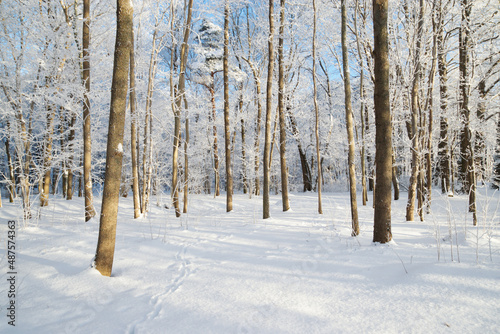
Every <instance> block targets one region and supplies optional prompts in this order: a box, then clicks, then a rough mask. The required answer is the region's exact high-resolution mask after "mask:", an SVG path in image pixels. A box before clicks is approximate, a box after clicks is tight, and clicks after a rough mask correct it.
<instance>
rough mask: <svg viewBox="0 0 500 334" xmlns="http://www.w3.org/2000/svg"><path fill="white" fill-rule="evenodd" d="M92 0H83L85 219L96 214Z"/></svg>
mask: <svg viewBox="0 0 500 334" xmlns="http://www.w3.org/2000/svg"><path fill="white" fill-rule="evenodd" d="M89 27H90V0H83V42H82V48H83V53H82V55H83V71H82V80H83V84H84V87H85V91H84V94H83V188H84V192H85V221H89V220H90V219H92V217H94V216H95V215H96V212H95V209H94V204H93V203H92V202H93V194H92V177H91V174H90V173H91V169H92V151H91V147H92V144H91V143H92V141H91V132H90V99H89V94H90V55H89V45H90V28H89Z"/></svg>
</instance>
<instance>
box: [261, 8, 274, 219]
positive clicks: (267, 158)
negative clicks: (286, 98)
mask: <svg viewBox="0 0 500 334" xmlns="http://www.w3.org/2000/svg"><path fill="white" fill-rule="evenodd" d="M273 11H274V4H273V0H269V38H268V43H267V44H268V57H269V58H268V68H267V90H266V94H267V96H266V130H265V131H266V135H265V144H264V158H263V160H264V194H263V218H264V219H267V218H269V217H270V216H271V215H270V212H269V183H270V182H271V173H270V166H271V145H272V142H271V114H272V102H273V70H274V48H273V38H274V17H273V15H274V14H273Z"/></svg>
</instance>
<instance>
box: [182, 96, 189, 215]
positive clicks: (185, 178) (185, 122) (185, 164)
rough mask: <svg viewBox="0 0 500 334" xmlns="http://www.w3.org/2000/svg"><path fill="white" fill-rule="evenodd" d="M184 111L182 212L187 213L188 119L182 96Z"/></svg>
mask: <svg viewBox="0 0 500 334" xmlns="http://www.w3.org/2000/svg"><path fill="white" fill-rule="evenodd" d="M183 100H184V109H185V110H186V117H185V118H184V130H185V132H186V133H185V137H186V138H185V140H184V201H183V208H182V212H183V213H187V210H188V194H189V193H188V192H189V183H188V182H189V156H188V148H189V117H188V111H189V108H188V102H187V99H186V96H185V95H184V98H183Z"/></svg>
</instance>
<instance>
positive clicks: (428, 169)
mask: <svg viewBox="0 0 500 334" xmlns="http://www.w3.org/2000/svg"><path fill="white" fill-rule="evenodd" d="M437 24H438V23H437V22H436V4H435V3H434V4H433V5H432V64H431V70H430V72H429V83H428V89H427V100H426V103H425V109H424V110H428V112H429V117H428V118H429V119H428V125H427V153H426V154H425V162H426V172H427V174H426V189H425V195H426V198H425V201H426V211H427V213H430V210H431V200H432V131H433V122H434V113H433V108H434V97H433V95H434V80H435V78H436V65H437V64H436V63H437V44H438V43H437Z"/></svg>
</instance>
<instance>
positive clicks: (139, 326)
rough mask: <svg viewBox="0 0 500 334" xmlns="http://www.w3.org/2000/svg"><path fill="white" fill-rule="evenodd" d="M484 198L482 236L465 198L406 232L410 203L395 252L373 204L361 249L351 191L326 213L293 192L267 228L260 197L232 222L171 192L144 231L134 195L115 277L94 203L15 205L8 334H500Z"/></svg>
mask: <svg viewBox="0 0 500 334" xmlns="http://www.w3.org/2000/svg"><path fill="white" fill-rule="evenodd" d="M481 191H482V193H481V195H480V196H479V213H478V216H479V221H480V226H479V227H478V228H474V227H472V221H471V216H470V215H469V214H467V212H466V198H465V197H459V196H457V197H454V198H448V197H446V196H441V195H440V194H439V191H438V190H436V191H435V192H434V193H433V196H434V202H433V207H432V208H433V210H432V214H430V215H427V216H426V220H425V222H423V223H421V222H405V221H404V214H405V205H406V201H405V196H406V193H402V196H401V200H399V201H396V202H393V215H392V221H393V224H392V230H393V235H394V241H393V242H391V243H389V244H385V245H381V244H373V243H372V241H371V240H372V230H373V209H372V207H371V205H372V202H371V197H370V201H369V202H368V206H366V207H362V206H361V205H360V207H359V215H360V224H361V235H360V236H359V237H358V238H353V237H350V209H349V195H348V194H347V193H330V194H323V208H324V214H323V215H318V214H317V213H316V208H317V197H316V194H314V193H307V194H302V193H301V194H292V195H291V196H290V199H291V207H292V210H291V211H289V212H285V213H284V212H281V197H280V196H272V197H271V214H272V218H270V219H267V220H262V219H261V216H262V198H261V197H253V198H252V199H249V198H248V196H246V195H235V196H234V211H233V212H231V213H226V212H225V202H224V201H225V196H220V197H219V198H216V199H214V198H212V197H211V196H210V195H207V196H203V195H191V197H190V206H189V211H190V213H189V214H185V215H183V216H182V217H181V218H180V219H179V218H175V213H174V211H173V210H167V209H165V207H164V205H163V204H168V199H169V196H168V195H167V194H166V195H164V196H163V197H162V198H160V199H159V201H160V204H161V206H156V205H153V206H152V207H151V210H150V212H149V213H148V215H147V216H146V217H144V218H140V219H137V220H134V219H133V218H132V217H133V207H132V205H133V204H132V198H131V196H129V197H128V198H121V199H120V210H119V219H118V228H117V236H116V251H115V262H114V266H113V275H112V277H103V276H101V275H100V274H99V273H98V272H97V271H96V270H95V269H92V268H90V264H91V261H92V257H93V255H94V252H95V248H96V243H97V236H98V219H97V218H94V219H93V220H91V221H90V222H88V223H84V219H83V206H84V203H83V199H82V198H77V199H74V200H72V201H66V200H63V199H61V198H55V199H54V198H52V197H51V199H50V205H49V206H48V207H45V208H42V209H41V210H40V209H39V208H35V209H34V213H35V214H36V213H39V218H38V219H33V220H31V221H30V222H29V223H27V224H24V223H23V222H22V220H21V217H22V216H21V209H20V207H21V202H20V200H17V202H16V203H14V204H10V203H8V202H7V201H5V200H4V201H3V205H4V206H3V208H0V221H1V229H0V243H1V245H2V250H1V252H2V259H1V265H0V268H1V269H0V270H1V273H2V279H1V281H2V283H0V287H1V289H0V305H1V307H2V309H3V312H2V314H4V315H3V316H2V319H1V320H0V333H39V334H40V333H71V334H74V333H176V334H177V333H270V334H271V333H272V334H276V333H300V334H303V333H494V332H499V328H500V265H499V264H500V254H499V252H500V239H499V224H500V218H499V217H500V210H499V203H500V196H499V194H498V193H492V191H491V190H486V189H481ZM486 192H488V193H487V194H486ZM370 195H371V194H370ZM360 197H361V196H360ZM94 201H95V202H94V203H95V205H96V209H97V212H98V213H99V212H100V197H99V196H96V197H94ZM156 201H157V199H156V198H154V199H152V201H151V202H152V203H156ZM38 210H40V211H38ZM416 217H418V216H416ZM8 219H16V221H17V222H18V227H19V229H18V237H17V252H18V254H17V259H16V261H17V262H16V264H17V266H18V281H17V289H18V295H17V297H16V298H17V299H16V302H17V307H18V308H17V318H16V327H15V328H12V327H11V326H9V325H8V324H7V320H8V318H7V317H6V316H5V313H6V307H7V300H8V299H7V281H6V275H7V274H6V273H7V269H6V261H7V259H6V256H5V245H6V236H7V220H8ZM438 256H439V258H438Z"/></svg>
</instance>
